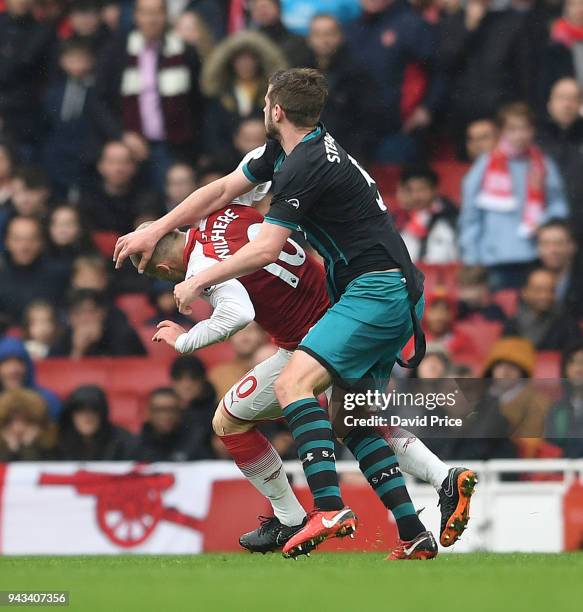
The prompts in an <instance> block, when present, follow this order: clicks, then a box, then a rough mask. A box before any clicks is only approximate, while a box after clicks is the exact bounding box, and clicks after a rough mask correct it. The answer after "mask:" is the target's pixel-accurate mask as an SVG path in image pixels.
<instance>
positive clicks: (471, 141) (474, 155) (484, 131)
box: [466, 119, 498, 162]
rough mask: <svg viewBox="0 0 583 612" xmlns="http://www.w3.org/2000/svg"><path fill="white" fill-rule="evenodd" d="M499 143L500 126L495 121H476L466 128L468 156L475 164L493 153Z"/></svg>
mask: <svg viewBox="0 0 583 612" xmlns="http://www.w3.org/2000/svg"><path fill="white" fill-rule="evenodd" d="M497 142H498V126H497V125H496V122H495V121H494V119H476V120H475V121H471V122H470V123H469V124H468V127H467V128H466V154H467V156H468V158H469V160H470V161H472V162H474V161H476V160H477V159H478V157H480V156H481V155H486V154H488V153H491V152H492V151H493V150H494V147H495V146H496V143H497Z"/></svg>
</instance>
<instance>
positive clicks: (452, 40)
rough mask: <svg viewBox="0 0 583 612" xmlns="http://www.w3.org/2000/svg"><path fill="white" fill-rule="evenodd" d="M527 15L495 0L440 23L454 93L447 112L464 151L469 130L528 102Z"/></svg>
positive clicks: (473, 3) (472, 4) (471, 4)
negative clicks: (505, 108)
mask: <svg viewBox="0 0 583 612" xmlns="http://www.w3.org/2000/svg"><path fill="white" fill-rule="evenodd" d="M523 21H524V20H523V16H522V15H520V14H518V13H517V12H515V11H513V10H511V9H506V10H497V9H495V8H494V6H493V2H492V0H469V1H468V2H467V4H466V5H465V7H462V6H461V5H460V7H459V9H458V10H457V11H456V12H454V13H452V14H449V15H446V16H445V17H444V18H443V20H442V22H441V25H440V27H441V40H440V49H439V56H440V61H441V65H442V67H443V69H444V70H445V72H446V74H447V77H448V81H449V88H448V89H449V91H450V101H449V104H448V106H447V110H448V113H449V116H450V124H451V126H452V128H453V130H454V134H457V135H458V138H459V141H460V149H461V148H462V147H461V144H462V138H463V135H464V133H465V129H466V126H467V125H468V123H470V122H471V121H474V120H476V119H479V118H481V117H493V116H494V115H495V114H496V112H497V111H498V109H499V108H500V106H501V105H503V104H508V103H510V102H513V101H515V100H520V99H527V96H528V93H529V74H530V60H529V49H528V38H527V36H526V31H525V28H524V23H523Z"/></svg>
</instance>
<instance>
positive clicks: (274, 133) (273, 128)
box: [263, 92, 279, 138]
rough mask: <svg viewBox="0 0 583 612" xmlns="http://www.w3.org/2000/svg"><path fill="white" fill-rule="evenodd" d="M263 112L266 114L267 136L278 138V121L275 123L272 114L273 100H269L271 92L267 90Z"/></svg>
mask: <svg viewBox="0 0 583 612" xmlns="http://www.w3.org/2000/svg"><path fill="white" fill-rule="evenodd" d="M263 112H264V114H265V132H266V133H267V136H269V138H278V137H279V130H278V128H277V123H275V121H274V119H273V116H272V112H273V111H272V107H271V101H270V100H269V92H267V95H266V96H265V108H264V109H263Z"/></svg>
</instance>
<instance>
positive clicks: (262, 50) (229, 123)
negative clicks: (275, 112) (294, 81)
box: [201, 32, 287, 154]
mask: <svg viewBox="0 0 583 612" xmlns="http://www.w3.org/2000/svg"><path fill="white" fill-rule="evenodd" d="M286 67H287V61H286V59H285V56H284V55H283V53H282V51H280V49H278V47H277V46H276V45H275V44H274V43H272V42H271V40H270V39H269V38H268V37H267V36H265V35H264V34H260V33H259V32H239V33H238V34H235V35H233V36H230V37H229V38H227V39H226V40H225V41H223V42H222V43H221V44H220V45H218V46H217V47H215V49H214V50H213V52H212V53H211V55H210V57H209V58H208V59H207V61H206V62H205V65H204V67H203V71H202V77H201V87H202V91H203V93H204V95H205V96H207V98H209V99H210V100H209V104H208V106H207V113H206V121H205V145H206V151H207V152H208V153H211V154H217V153H220V152H221V151H224V150H225V149H227V148H228V147H229V145H230V143H231V138H232V134H233V132H234V131H235V129H236V126H237V125H238V123H239V121H240V120H241V119H242V118H244V117H248V116H250V115H253V114H255V113H257V112H261V110H262V109H263V107H264V105H265V100H264V98H265V94H266V93H267V80H268V77H269V75H271V74H272V73H273V72H276V71H277V70H281V69H284V68H286Z"/></svg>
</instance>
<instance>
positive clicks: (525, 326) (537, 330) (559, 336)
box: [504, 268, 581, 351]
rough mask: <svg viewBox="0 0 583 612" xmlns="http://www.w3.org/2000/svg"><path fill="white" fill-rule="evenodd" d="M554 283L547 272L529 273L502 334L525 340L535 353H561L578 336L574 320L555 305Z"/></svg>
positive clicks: (536, 271) (533, 271) (538, 269)
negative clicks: (511, 316)
mask: <svg viewBox="0 0 583 612" xmlns="http://www.w3.org/2000/svg"><path fill="white" fill-rule="evenodd" d="M556 282H557V281H556V278H555V275H554V274H553V272H551V271H550V270H545V269H543V268H537V269H535V270H532V271H531V272H530V274H529V275H528V277H527V280H526V284H525V286H524V287H523V289H522V291H521V293H520V298H521V299H520V302H519V304H518V310H517V312H516V315H515V316H514V317H513V318H512V319H509V320H508V322H507V323H506V326H505V328H504V333H505V335H507V336H520V337H521V338H526V339H527V340H529V341H530V342H532V344H533V345H534V346H535V348H536V349H537V350H539V351H562V350H563V349H564V348H565V347H567V346H568V345H569V344H570V343H571V342H573V341H574V340H577V339H579V338H580V337H581V332H580V330H579V326H578V325H577V321H576V320H575V319H573V318H572V317H571V316H569V315H568V314H567V313H566V312H564V311H563V310H562V309H561V307H560V306H559V304H558V302H557V298H556V294H555V291H556V288H555V287H556Z"/></svg>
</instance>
